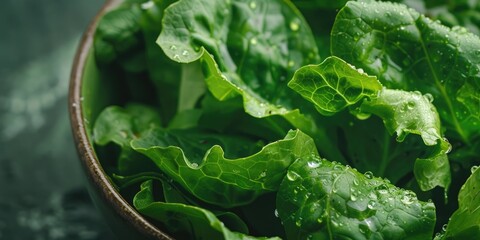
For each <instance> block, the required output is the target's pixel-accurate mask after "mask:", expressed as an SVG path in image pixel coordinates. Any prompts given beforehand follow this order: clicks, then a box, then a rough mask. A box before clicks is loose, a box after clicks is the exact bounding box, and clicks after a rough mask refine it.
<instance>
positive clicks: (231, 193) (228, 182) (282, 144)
mask: <svg viewBox="0 0 480 240" xmlns="http://www.w3.org/2000/svg"><path fill="white" fill-rule="evenodd" d="M132 147H133V148H134V149H135V150H136V151H138V152H141V153H143V154H145V155H146V156H148V157H149V158H150V159H152V161H154V162H155V164H156V165H157V167H158V168H159V169H161V170H162V171H163V172H164V173H165V174H167V175H168V176H169V177H171V178H172V179H173V180H174V181H176V182H178V183H179V184H180V185H182V186H183V187H184V188H185V189H188V191H189V192H191V193H193V194H194V195H195V196H196V197H198V198H199V199H201V200H203V201H205V202H208V203H211V204H215V205H218V206H222V207H225V208H229V207H233V206H240V205H245V204H248V203H250V202H252V201H253V200H255V199H256V198H257V197H258V196H260V195H262V194H265V193H267V192H271V191H276V190H277V189H278V186H279V185H280V181H281V180H282V179H283V177H284V175H285V173H286V170H287V168H288V166H290V164H291V163H292V162H293V161H295V160H296V159H298V158H300V157H302V156H306V155H311V154H315V153H316V148H315V144H314V143H313V140H312V139H311V138H310V137H308V136H307V135H305V134H304V133H302V132H300V131H298V130H297V131H290V132H289V133H288V134H287V135H286V136H285V138H284V139H283V140H279V141H276V142H273V143H270V144H268V145H266V146H265V147H263V148H262V149H261V150H260V151H259V152H257V153H255V154H253V152H252V150H255V144H254V143H252V142H251V141H248V140H244V139H241V138H239V137H232V136H221V135H214V134H202V133H194V132H193V133H192V132H179V131H169V132H167V131H165V130H162V129H155V130H153V131H151V132H150V134H148V135H147V136H145V137H142V138H139V139H136V140H134V141H132ZM252 147H254V149H251V148H252ZM242 154H247V155H249V154H253V155H251V156H246V157H245V156H241V155H242ZM225 155H231V156H233V157H237V158H236V159H228V158H226V157H225Z"/></svg>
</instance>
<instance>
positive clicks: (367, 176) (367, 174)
mask: <svg viewBox="0 0 480 240" xmlns="http://www.w3.org/2000/svg"><path fill="white" fill-rule="evenodd" d="M363 175H364V176H365V177H366V178H368V179H372V178H373V173H372V172H370V171H366V172H365V173H364V174H363Z"/></svg>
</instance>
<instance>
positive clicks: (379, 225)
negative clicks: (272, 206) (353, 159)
mask: <svg viewBox="0 0 480 240" xmlns="http://www.w3.org/2000/svg"><path fill="white" fill-rule="evenodd" d="M277 209H278V214H279V216H280V218H281V219H282V222H283V224H284V226H285V230H286V233H287V237H288V239H429V238H431V237H432V233H433V227H434V225H435V206H434V205H433V203H431V202H421V201H419V200H418V199H417V197H416V195H415V193H413V192H411V191H408V190H403V189H400V188H397V187H395V186H394V185H392V184H390V183H389V182H388V181H386V180H384V179H381V178H375V177H373V176H372V173H371V172H366V173H365V174H361V173H359V172H357V171H356V170H355V169H352V168H350V167H348V166H347V167H346V166H343V165H340V164H338V163H332V162H329V161H327V160H324V159H323V160H321V159H319V158H316V157H307V158H301V159H299V160H298V161H296V162H295V163H293V164H292V165H291V166H290V167H289V169H288V173H287V176H286V177H285V179H284V180H283V181H282V184H281V186H280V189H279V191H278V195H277Z"/></svg>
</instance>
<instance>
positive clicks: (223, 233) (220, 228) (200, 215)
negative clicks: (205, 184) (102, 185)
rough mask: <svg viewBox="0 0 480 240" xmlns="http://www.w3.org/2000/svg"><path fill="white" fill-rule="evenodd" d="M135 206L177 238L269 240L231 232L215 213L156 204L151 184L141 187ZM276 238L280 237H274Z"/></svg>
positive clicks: (193, 207)
mask: <svg viewBox="0 0 480 240" xmlns="http://www.w3.org/2000/svg"><path fill="white" fill-rule="evenodd" d="M133 205H134V206H135V208H136V209H137V210H138V211H139V212H140V213H142V214H144V215H146V216H149V217H151V218H153V219H155V220H157V221H160V222H162V223H163V224H164V225H166V227H167V228H168V229H169V230H170V231H171V232H173V233H175V235H176V236H177V237H178V236H180V237H183V238H185V239H267V238H255V237H251V236H248V235H245V234H247V233H240V232H232V231H230V230H229V229H228V228H227V227H225V225H224V223H223V222H221V221H220V220H219V219H218V218H217V217H216V216H215V215H214V214H213V213H212V212H210V211H208V210H205V209H202V208H199V207H195V206H190V205H185V204H182V203H165V202H156V201H155V200H154V197H153V188H152V181H146V182H144V183H143V184H142V185H141V190H140V191H139V192H138V193H137V194H136V195H135V197H134V200H133ZM271 239H277V238H271Z"/></svg>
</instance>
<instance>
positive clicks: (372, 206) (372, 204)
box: [367, 200, 377, 210]
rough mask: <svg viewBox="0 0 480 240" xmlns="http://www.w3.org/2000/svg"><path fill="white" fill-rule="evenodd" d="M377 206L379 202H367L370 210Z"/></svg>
mask: <svg viewBox="0 0 480 240" xmlns="http://www.w3.org/2000/svg"><path fill="white" fill-rule="evenodd" d="M376 207H377V202H375V201H373V200H370V201H369V202H368V204H367V208H368V209H370V210H374V209H375V208H376Z"/></svg>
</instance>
